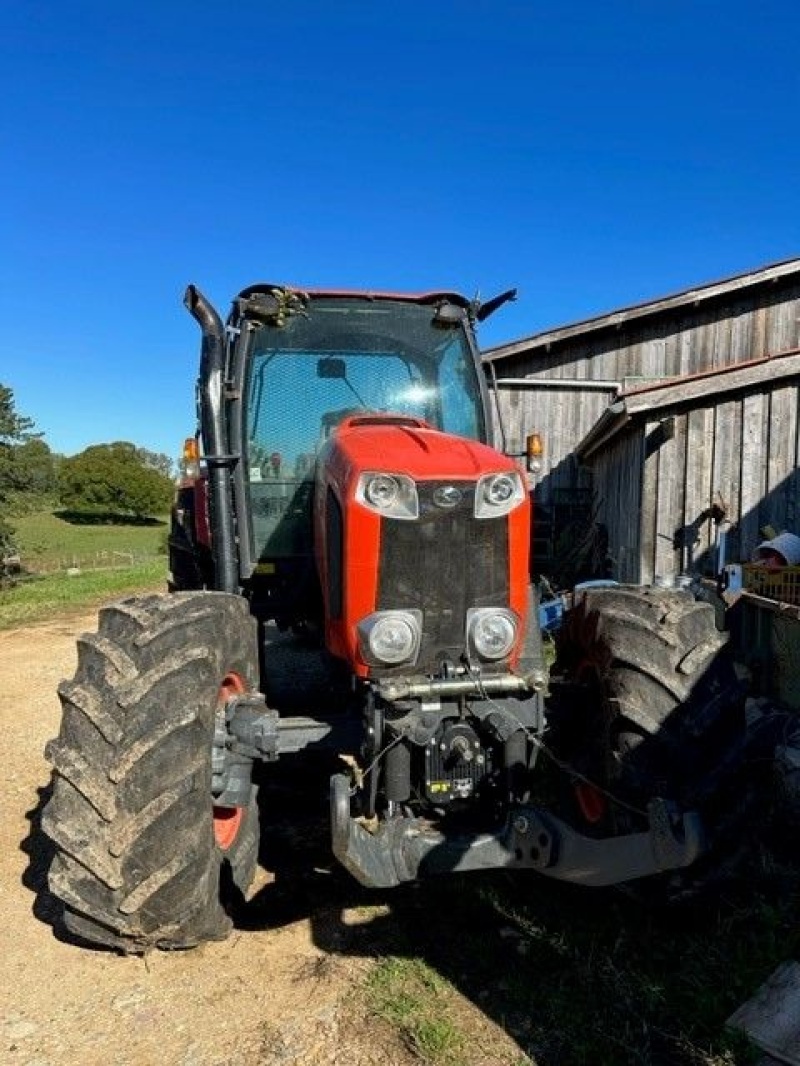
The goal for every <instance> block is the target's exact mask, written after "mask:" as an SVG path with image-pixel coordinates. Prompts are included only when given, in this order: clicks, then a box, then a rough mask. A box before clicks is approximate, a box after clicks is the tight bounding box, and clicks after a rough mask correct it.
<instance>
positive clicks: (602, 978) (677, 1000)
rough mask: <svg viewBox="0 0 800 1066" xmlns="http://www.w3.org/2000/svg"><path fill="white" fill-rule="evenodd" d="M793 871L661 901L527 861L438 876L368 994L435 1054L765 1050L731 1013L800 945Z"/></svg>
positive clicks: (432, 1058)
mask: <svg viewBox="0 0 800 1066" xmlns="http://www.w3.org/2000/svg"><path fill="white" fill-rule="evenodd" d="M796 883H797V878H796V871H786V870H779V869H773V870H771V871H761V872H759V873H758V875H756V874H755V873H754V874H753V877H752V879H751V880H750V881H748V882H746V883H740V884H738V885H737V886H736V887H735V888H734V887H733V886H731V887H730V888H729V889H727V890H726V891H725V894H724V895H723V896H722V897H721V898H720V897H717V898H715V899H714V900H713V901H710V900H708V901H706V902H705V903H700V902H698V901H695V902H694V903H693V904H691V905H686V904H685V905H682V906H681V907H679V908H677V909H674V908H673V909H666V910H665V909H660V910H658V909H655V908H648V907H647V906H646V905H645V904H644V903H643V902H641V901H635V900H634V899H633V898H632V897H630V896H627V895H625V894H624V893H623V892H621V891H620V890H598V889H594V890H593V889H585V888H578V887H576V886H570V885H564V884H559V883H557V882H552V881H548V880H547V879H545V878H543V877H538V876H536V875H535V874H530V875H527V876H526V875H517V876H512V875H509V874H505V873H495V874H489V875H486V876H481V875H474V876H472V877H460V878H459V877H450V878H442V879H438V880H432V881H430V882H427V883H424V884H423V885H421V886H420V887H419V888H418V889H416V890H415V893H414V894H413V895H411V896H409V897H408V898H406V899H404V901H403V902H400V903H398V904H397V905H395V906H394V907H393V914H392V919H391V920H392V922H393V926H394V929H393V933H392V940H391V944H390V952H391V953H390V954H389V953H387V954H386V955H385V956H384V957H383V958H382V959H381V960H380V961H379V962H378V963H377V965H376V968H375V970H374V971H373V972H372V973H371V974H370V975H369V977H368V978H367V981H366V990H365V997H366V1001H367V1004H368V1007H369V1009H370V1010H371V1011H372V1012H373V1013H374V1014H376V1015H377V1016H379V1017H380V1018H383V1019H385V1020H386V1021H388V1022H389V1023H390V1024H391V1025H392V1026H393V1027H394V1028H395V1029H396V1030H397V1031H398V1032H399V1034H400V1035H401V1036H402V1038H403V1040H404V1042H405V1043H406V1045H407V1046H408V1047H409V1048H411V1049H413V1051H414V1053H415V1054H416V1056H417V1057H418V1059H419V1060H420V1061H421V1062H424V1063H430V1064H432V1066H449V1064H450V1063H460V1064H470V1066H472V1064H481V1066H483V1064H492V1066H497V1064H499V1063H514V1064H515V1066H516V1064H517V1063H519V1064H521V1063H534V1064H536V1066H746V1064H749V1063H755V1062H757V1061H759V1058H760V1055H759V1053H757V1052H756V1051H755V1049H753V1048H752V1047H751V1046H750V1045H749V1043H748V1041H747V1040H746V1039H745V1038H744V1037H743V1036H741V1035H738V1034H734V1033H731V1032H730V1031H728V1030H726V1027H725V1022H726V1019H727V1018H728V1017H729V1016H730V1014H731V1013H732V1012H733V1011H734V1010H735V1009H736V1008H737V1007H738V1006H739V1005H740V1004H741V1003H742V1002H743V1001H744V1000H746V999H748V998H749V997H750V996H751V995H753V993H754V992H755V990H756V989H757V988H758V986H759V985H760V984H761V983H762V982H763V981H764V980H765V979H766V978H767V977H768V976H769V975H770V973H771V972H772V971H773V970H774V969H775V968H776V967H777V966H778V965H779V964H780V963H781V962H784V961H786V960H787V959H789V958H793V957H794V958H797V957H798V953H799V952H800V921H798V919H800V900H798V897H797V892H796ZM789 886H794V887H793V888H792V887H789ZM384 950H385V948H384ZM476 1008H477V1009H476ZM486 1019H489V1020H490V1021H491V1022H494V1023H496V1025H497V1026H499V1027H500V1029H502V1030H503V1034H505V1035H507V1037H510V1038H511V1041H513V1042H514V1043H513V1046H514V1048H515V1049H516V1052H517V1053H518V1055H519V1058H517V1059H514V1058H512V1057H509V1052H508V1049H507V1048H505V1047H501V1043H500V1038H501V1037H502V1035H503V1034H497V1038H496V1039H497V1043H496V1044H495V1045H493V1044H492V1043H491V1038H489V1043H488V1045H487V1030H486V1024H485V1021H486ZM495 1032H496V1030H495Z"/></svg>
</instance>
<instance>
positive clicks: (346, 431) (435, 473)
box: [328, 414, 517, 481]
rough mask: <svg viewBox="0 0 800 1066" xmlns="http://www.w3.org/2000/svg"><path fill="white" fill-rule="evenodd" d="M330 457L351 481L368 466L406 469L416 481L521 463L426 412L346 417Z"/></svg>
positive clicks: (470, 476)
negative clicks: (448, 429)
mask: <svg viewBox="0 0 800 1066" xmlns="http://www.w3.org/2000/svg"><path fill="white" fill-rule="evenodd" d="M328 462H329V463H331V462H332V463H333V464H334V465H336V466H337V467H339V475H340V478H341V475H342V474H345V478H344V479H342V480H346V481H350V480H351V479H352V478H353V477H356V476H358V475H359V474H360V473H362V472H363V471H366V470H375V471H385V472H387V473H393V474H405V475H406V476H407V477H411V478H413V479H414V480H415V481H431V480H437V481H438V480H441V479H442V478H447V479H453V480H465V481H466V480H470V481H472V480H476V479H477V478H479V477H481V475H483V474H486V473H501V472H504V471H507V470H508V471H510V470H516V469H517V467H516V465H515V464H514V462H513V460H511V459H509V458H508V457H507V456H504V455H501V454H500V452H497V451H495V449H494V448H490V447H489V446H488V445H486V444H480V443H479V442H478V441H474V440H469V439H467V438H466V437H456V436H453V435H451V434H449V433H442V432H440V431H439V430H437V429H434V428H433V427H432V426H430V425H429V424H428V423H427V422H425V421H424V420H423V419H421V418H412V417H408V416H404V415H390V414H389V415H387V414H364V415H351V416H350V417H349V418H346V419H344V420H343V421H342V422H341V423H340V425H339V427H338V429H337V430H336V433H335V434H334V436H333V438H332V440H331V453H330V454H329V456H328ZM344 468H346V469H344Z"/></svg>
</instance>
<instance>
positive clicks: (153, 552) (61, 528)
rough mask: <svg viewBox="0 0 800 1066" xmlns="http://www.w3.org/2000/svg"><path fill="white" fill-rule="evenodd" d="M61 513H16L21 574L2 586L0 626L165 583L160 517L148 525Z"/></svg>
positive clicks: (46, 615) (32, 619) (145, 589)
mask: <svg viewBox="0 0 800 1066" xmlns="http://www.w3.org/2000/svg"><path fill="white" fill-rule="evenodd" d="M62 515H63V512H62V513H59V512H53V511H36V512H31V513H26V514H20V515H15V516H14V518H13V524H14V527H15V530H16V534H15V535H16V540H17V543H18V545H19V551H20V558H21V561H22V568H23V574H22V577H21V578H20V580H18V581H15V582H14V583H13V584H10V585H7V586H6V587H2V586H0V629H9V628H13V627H15V626H20V625H27V624H29V623H32V622H37V621H41V620H42V619H48V618H52V617H53V616H54V615H58V614H64V613H68V612H70V611H75V610H80V609H83V608H90V607H93V606H99V605H100V604H102V603H104V602H108V601H109V600H114V599H119V598H120V597H122V596H126V595H131V594H133V593H136V592H144V591H152V590H155V591H157V590H159V589H164V588H166V571H167V557H166V555H165V554H164V553H163V550H162V545H163V540H164V531H165V529H166V525H165V522H164V521H163V520H160V521H158V522H156V523H155V524H151V525H125V524H119V523H100V522H91V523H84V522H75V521H67V520H66V519H65V517H63V516H62ZM76 571H79V572H76Z"/></svg>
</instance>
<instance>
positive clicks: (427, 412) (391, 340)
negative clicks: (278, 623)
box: [245, 297, 486, 556]
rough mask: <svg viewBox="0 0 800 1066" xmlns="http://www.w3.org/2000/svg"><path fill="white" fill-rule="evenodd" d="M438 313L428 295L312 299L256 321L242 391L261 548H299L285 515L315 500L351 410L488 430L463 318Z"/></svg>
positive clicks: (468, 431)
mask: <svg viewBox="0 0 800 1066" xmlns="http://www.w3.org/2000/svg"><path fill="white" fill-rule="evenodd" d="M434 316H435V307H434V306H433V305H431V304H415V303H408V302H404V301H399V300H397V301H395V300H385V299H380V300H374V301H368V300H365V299H364V298H360V299H353V298H339V297H337V298H334V297H330V298H316V299H312V300H311V301H310V302H309V305H308V308H307V310H306V311H305V312H299V313H294V314H290V315H288V316H287V317H286V319H285V322H284V324H283V325H281V326H278V325H275V324H271V323H268V324H264V325H262V326H261V327H260V328H258V329H257V331H256V334H255V341H254V345H253V349H252V352H251V359H250V366H249V373H248V379H247V383H246V393H245V394H246V396H247V421H246V426H247V463H248V480H249V482H250V486H251V497H252V498H253V499H252V503H253V508H252V513H253V519H254V527H255V528H254V531H255V533H256V540H257V542H260V544H258V547H259V549H260V551H261V553H262V556H263V554H264V553H265V552H266V554H267V555H272V554H278V555H284V554H295V553H296V552H295V549H299V550H300V551H302V548H301V547H300V545H295V546H293V545H292V543H290V542H291V541H292V535H291V532H292V531H291V529H290V528H289V527H290V526H293V525H294V523H289V525H288V526H287V523H286V521H285V519H286V518H287V517H288V515H289V514H290V513H292V511H293V510H294V512H296V514H297V517H298V519H299V518H300V515H301V512H303V513H304V512H305V511H306V510H307V509H308V506H310V503H309V502H308V501H309V500H310V496H309V490H310V484H311V483H312V482H313V477H314V466H315V460H316V456H317V454H318V452H319V450H320V448H321V447H322V445H323V444H324V443H325V442H326V440H327V439H328V438H329V437H330V435H331V433H332V432H333V431H334V430H335V428H336V426H337V425H338V424H339V422H341V420H342V419H343V418H346V417H347V416H348V415H352V414H357V413H361V412H364V411H371V412H387V413H394V414H404V415H416V416H418V417H420V418H424V419H425V420H426V421H428V422H430V423H431V425H432V426H434V427H435V428H437V429H440V430H443V431H445V432H447V433H453V434H456V435H457V436H463V437H471V438H473V439H477V440H485V439H486V426H485V423H484V417H483V404H482V401H481V391H480V386H479V382H478V373H477V368H476V366H475V362H474V360H473V356H472V351H471V348H470V344H469V341H468V338H467V335H466V331H465V328H464V324H463V322H461V321H459V322H457V323H455V324H448V325H444V324H439V323H438V322H436V321H435V318H434ZM262 486H263V487H262ZM261 497H263V498H264V499H263V506H261V507H259V506H258V499H260V498H261ZM292 501H294V503H292ZM282 531H283V532H282ZM284 532H285V534H286V536H285V535H284ZM287 537H288V539H287Z"/></svg>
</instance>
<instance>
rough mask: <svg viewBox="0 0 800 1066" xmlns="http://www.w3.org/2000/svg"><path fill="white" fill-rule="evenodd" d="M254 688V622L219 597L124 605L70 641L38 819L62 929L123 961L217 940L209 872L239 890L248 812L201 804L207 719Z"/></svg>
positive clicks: (251, 822)
mask: <svg viewBox="0 0 800 1066" xmlns="http://www.w3.org/2000/svg"><path fill="white" fill-rule="evenodd" d="M257 679H258V672H257V644H256V629H255V622H254V620H253V619H252V618H251V616H250V614H249V611H248V607H247V603H246V602H245V601H244V600H243V599H242V598H240V597H237V596H231V595H227V594H225V593H217V592H200V593H179V594H176V595H163V596H148V597H144V598H141V599H133V600H128V601H124V602H122V603H119V604H116V605H115V606H112V607H107V608H105V609H104V610H102V611H101V612H100V618H99V630H98V633H97V634H96V635H95V634H92V635H87V636H84V637H82V638H81V639H80V640H79V642H78V669H77V672H76V674H75V678H74V679H73V680H72V681H65V682H63V683H62V684H61V686H60V688H59V696H60V698H61V703H62V707H63V718H62V724H61V731H60V733H59V735H58V737H57V738H56V739H55V740H54V741H51V742H50V744H49V745H48V750H47V755H48V758H49V759H50V761H51V762H52V764H53V767H54V774H53V794H52V798H51V799H50V801H49V803H48V805H47V807H46V809H45V811H44V815H43V819H42V827H43V829H44V831H45V832H46V833H47V834H48V836H49V837H51V839H52V840H53V842H54V844H55V857H54V859H53V863H52V866H51V868H50V875H49V883H50V889H51V891H52V892H53V893H54V895H56V896H57V897H58V898H59V899H60V900H61V901H62V902H63V904H64V921H65V924H66V926H67V928H68V930H69V931H70V932H71V933H73V934H74V935H76V936H78V937H80V938H82V939H84V940H89V941H92V942H94V943H98V944H103V945H106V946H109V947H112V948H115V949H118V950H120V951H123V952H126V953H130V952H133V953H140V952H144V951H147V950H149V949H150V948H153V947H159V948H188V947H192V946H194V945H196V944H199V943H200V942H201V941H204V940H216V939H222V938H224V937H225V936H226V935H227V933H228V931H229V929H230V926H231V923H230V919H229V918H228V916H227V914H226V913H225V910H224V908H223V907H222V905H221V902H220V870H221V866H222V864H223V862H225V861H227V862H228V864H229V865H230V868H231V872H232V875H233V879H234V881H236V882H238V883H239V886H240V887H241V888H244V887H246V885H245V882H246V881H247V879H248V878H250V877H252V874H253V872H254V870H255V864H256V858H257V850H258V824H257V823H258V818H257V814H258V811H257V806H256V803H255V794H253V797H252V802H251V805H250V807H249V808H247V809H244V810H241V811H238V812H228V811H226V812H222V811H219V810H218V809H216V810H215V808H214V806H213V801H212V792H211V750H212V740H213V735H214V721H215V716H216V715H217V714H218V713H219V707H220V705H221V704H222V703H224V700H225V699H226V698H229V697H230V695H232V694H234V693H235V692H238V691H243V690H246V689H251V688H252V689H254V688H256V686H257Z"/></svg>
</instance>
